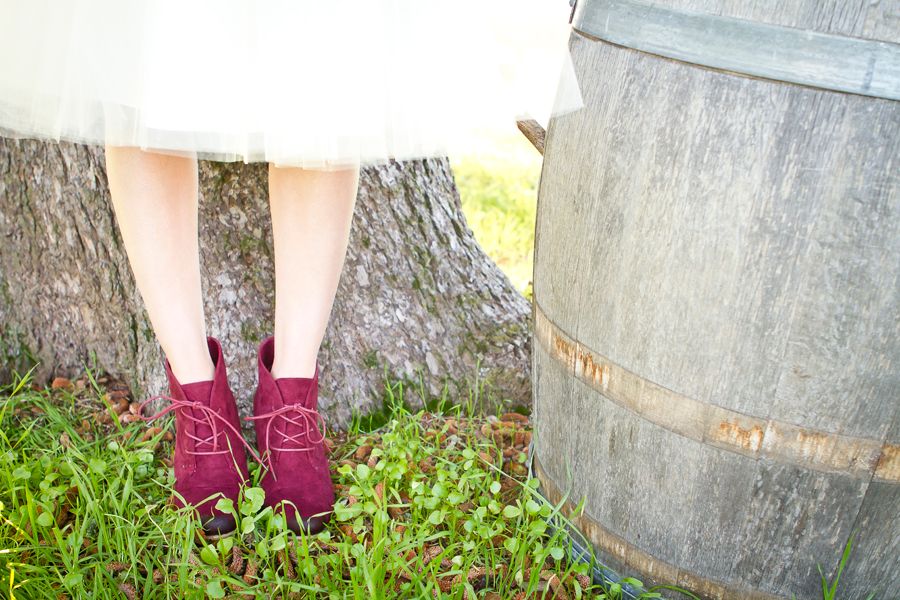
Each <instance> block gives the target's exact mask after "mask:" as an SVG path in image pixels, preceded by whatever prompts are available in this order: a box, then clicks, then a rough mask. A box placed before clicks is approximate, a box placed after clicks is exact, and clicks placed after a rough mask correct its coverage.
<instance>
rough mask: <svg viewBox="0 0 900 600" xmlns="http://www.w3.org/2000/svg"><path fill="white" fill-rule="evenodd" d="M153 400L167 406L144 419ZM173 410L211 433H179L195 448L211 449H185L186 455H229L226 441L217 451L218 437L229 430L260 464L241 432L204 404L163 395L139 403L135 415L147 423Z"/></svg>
mask: <svg viewBox="0 0 900 600" xmlns="http://www.w3.org/2000/svg"><path fill="white" fill-rule="evenodd" d="M155 400H168V401H169V405H168V406H166V407H165V408H164V409H162V410H161V411H159V412H158V413H156V414H154V415H150V416H148V417H145V416H144V414H143V412H144V406H145V405H147V404H149V403H151V402H153V401H155ZM173 410H176V411H179V412H178V414H180V415H181V416H183V417H184V418H185V419H187V420H189V421H192V422H194V423H196V424H200V425H206V426H207V427H208V428H209V429H210V431H212V433H211V434H210V435H208V436H206V437H199V436H196V435H193V434H191V433H190V432H188V431H183V432H181V433H182V435H186V436H187V437H188V438H190V439H191V440H193V441H194V447H195V448H199V447H200V446H201V445H203V446H209V447H211V449H209V450H190V449H185V452H187V453H188V454H195V455H201V456H206V455H211V454H227V453H229V452H230V449H229V448H228V444H227V440H226V441H225V442H224V443H222V444H221V445H222V446H224V448H222V449H219V445H220V443H219V438H220V436H224V435H226V431H227V430H229V429H230V430H231V431H232V432H233V433H234V434H235V435H236V436H237V438H238V439H239V440H241V442H242V443H243V444H244V446H245V447H246V448H247V451H248V452H250V454H251V456H253V458H254V459H255V460H256V461H257V462H259V463H260V464H262V461H261V460H260V458H259V456H257V454H256V452H255V451H254V450H253V447H252V446H251V445H250V444H249V443H248V442H247V440H245V439H244V436H243V435H242V434H241V432H240V431H238V430H237V428H235V426H234V425H232V424H231V423H230V422H229V421H228V419H226V418H225V417H223V416H222V415H221V414H219V413H218V412H217V411H215V410H214V409H213V408H212V407H210V406H207V405H206V404H203V403H202V402H196V401H190V400H181V399H179V398H172V397H170V396H166V395H164V394H158V395H156V396H152V397H150V398H147V399H146V400H144V401H143V402H141V403H140V405H139V408H138V411H137V413H138V414H137V416H138V418H139V419H141V420H142V421H144V422H149V421H153V420H155V419H158V418H160V417H162V416H163V415H165V414H168V413H169V412H171V411H173ZM194 411H199V412H200V414H201V415H202V417H201V418H197V417H195V416H194ZM218 423H221V424H222V425H224V426H225V427H224V428H220V426H219V425H218Z"/></svg>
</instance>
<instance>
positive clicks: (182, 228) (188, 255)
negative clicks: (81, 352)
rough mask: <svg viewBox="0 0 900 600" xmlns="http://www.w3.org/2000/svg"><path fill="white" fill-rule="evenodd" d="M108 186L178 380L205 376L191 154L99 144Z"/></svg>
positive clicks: (208, 368) (208, 364) (209, 370)
mask: <svg viewBox="0 0 900 600" xmlns="http://www.w3.org/2000/svg"><path fill="white" fill-rule="evenodd" d="M106 174H107V178H108V180H109V192H110V196H111V197H112V204H113V209H114V211H115V215H116V221H117V222H118V226H119V231H120V233H121V235H122V240H123V241H124V243H125V251H126V253H127V254H128V260H129V262H130V263H131V269H132V272H133V273H134V278H135V281H136V282H137V287H138V290H139V291H140V294H141V297H142V298H143V301H144V305H145V306H146V307H147V313H148V315H149V317H150V322H151V325H152V326H153V330H154V332H155V334H156V338H157V340H158V341H159V344H160V346H161V347H162V349H163V352H164V353H165V355H166V358H167V359H168V360H169V364H170V365H171V366H172V372H173V374H174V375H175V377H176V378H177V379H178V381H179V382H180V383H182V384H187V383H192V382H196V381H208V380H211V379H212V378H213V374H214V370H213V363H212V358H210V354H209V348H208V346H207V343H206V321H205V318H204V314H203V298H202V294H201V289H200V249H199V241H198V229H197V208H198V175H197V159H196V157H195V158H193V159H191V158H185V157H180V156H172V155H167V154H159V153H155V152H146V151H143V150H141V149H140V148H133V147H123V146H107V147H106Z"/></svg>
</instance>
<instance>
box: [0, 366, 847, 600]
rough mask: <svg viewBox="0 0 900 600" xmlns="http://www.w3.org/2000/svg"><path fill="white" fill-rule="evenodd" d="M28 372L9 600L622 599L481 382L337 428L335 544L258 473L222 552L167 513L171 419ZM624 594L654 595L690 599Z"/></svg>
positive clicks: (5, 459) (9, 423)
mask: <svg viewBox="0 0 900 600" xmlns="http://www.w3.org/2000/svg"><path fill="white" fill-rule="evenodd" d="M29 376H30V373H27V374H26V375H25V376H23V377H19V376H18V375H17V376H16V381H15V383H13V384H11V385H9V386H6V387H3V388H0V597H8V598H18V599H25V598H28V599H31V598H36V599H40V598H52V599H56V600H59V599H63V598H122V597H125V598H172V597H174V598H188V599H190V598H225V597H229V598H359V599H366V600H369V599H380V598H397V597H400V598H431V597H441V598H471V599H474V598H484V599H490V600H500V599H506V598H541V597H546V598H552V597H554V595H553V593H554V591H559V590H563V591H565V594H566V595H565V596H563V595H562V594H561V593H560V594H559V595H557V596H555V597H557V598H563V597H567V598H572V599H578V598H599V599H606V600H616V599H618V598H622V597H624V592H623V589H622V587H621V586H620V585H618V584H610V585H608V586H602V585H597V584H594V583H592V581H591V580H590V578H588V577H587V575H588V574H589V573H591V572H592V567H594V566H596V563H595V562H594V559H593V557H590V563H582V562H578V561H574V560H570V559H569V556H570V550H571V549H570V548H569V547H568V545H567V541H566V539H565V538H564V537H563V535H564V534H563V532H564V531H565V530H566V528H567V526H570V523H569V522H568V521H567V520H566V519H565V518H564V516H563V515H562V514H561V513H560V507H559V506H553V505H551V504H548V503H547V502H546V501H545V500H544V499H543V498H542V497H541V496H540V495H539V494H538V493H536V489H537V487H538V481H537V479H533V478H530V477H529V474H528V469H527V467H526V464H525V463H526V458H527V457H526V451H527V447H528V442H529V440H530V435H531V430H530V424H529V423H528V420H527V417H523V416H522V415H518V414H513V413H507V414H506V415H500V416H499V418H498V417H497V416H492V417H479V416H477V415H474V414H473V407H474V406H475V405H476V404H477V403H476V402H474V401H473V400H474V399H475V398H477V396H478V394H481V393H483V391H482V390H479V389H478V384H477V381H476V384H475V388H474V389H471V390H470V391H469V397H468V398H466V399H464V401H463V402H461V403H459V404H456V405H451V404H450V403H449V401H448V399H447V398H440V399H433V398H431V399H429V398H426V397H424V395H423V393H422V391H421V390H419V391H418V392H416V391H413V390H411V389H410V388H409V386H408V385H404V383H403V382H394V383H390V382H385V394H384V397H385V406H384V411H383V413H384V414H383V415H381V417H380V418H378V419H374V420H370V419H367V418H363V417H361V416H359V415H356V416H355V417H354V419H353V422H352V424H351V427H350V428H349V430H348V431H346V432H329V436H330V437H329V446H330V460H331V465H332V479H333V481H334V484H335V489H336V494H337V496H338V501H337V502H336V504H335V513H334V517H333V518H332V521H331V523H329V525H328V527H327V529H326V530H325V531H324V532H322V533H320V534H318V535H316V536H306V535H299V536H298V535H295V534H294V533H292V532H291V531H290V530H288V529H287V528H286V527H285V524H284V521H283V517H282V516H280V515H277V514H273V513H272V511H271V509H270V508H263V499H264V496H263V492H262V489H261V488H259V487H256V484H257V483H258V480H259V477H260V473H259V471H258V465H256V463H254V462H251V464H250V471H251V479H252V481H251V484H250V486H248V487H246V488H245V489H244V490H243V493H242V496H241V498H240V500H239V502H238V503H237V505H236V506H234V505H232V503H231V502H230V501H220V504H219V506H220V507H221V508H222V509H223V510H231V511H233V512H234V513H235V516H236V518H237V521H238V529H239V533H237V534H235V535H232V536H229V537H225V538H223V539H220V540H216V541H212V540H208V539H204V537H203V536H202V533H201V532H200V530H199V528H198V527H197V523H196V522H195V521H194V520H193V518H192V516H191V515H190V514H189V512H188V511H187V510H180V511H179V510H175V509H174V508H173V507H172V506H170V505H167V501H168V499H169V497H170V495H171V493H172V489H171V486H172V484H173V482H174V475H173V471H172V469H171V461H170V460H169V459H170V457H171V451H172V448H171V442H170V440H171V439H172V432H171V430H172V426H173V424H174V420H173V419H172V417H171V416H169V417H167V419H166V421H165V423H162V424H161V425H162V427H158V426H157V427H152V428H148V427H147V426H146V425H144V424H143V423H141V422H139V421H138V422H130V423H129V422H128V421H129V420H132V421H133V419H130V418H129V416H128V415H129V413H128V410H127V408H128V406H129V401H130V400H131V398H130V397H129V395H128V394H129V393H128V391H127V388H123V386H122V384H121V382H117V381H115V380H114V379H111V378H109V377H105V376H104V377H95V376H94V374H93V373H92V372H91V371H90V370H87V371H86V374H85V376H84V377H82V378H81V379H79V380H77V381H76V382H68V381H63V382H62V383H61V384H60V385H58V386H55V387H53V388H52V389H48V388H42V387H40V386H36V385H34V384H33V382H31V380H30V377H29ZM417 394H418V395H417ZM423 401H427V402H425V405H426V406H428V407H429V408H428V409H420V410H413V409H412V408H411V405H413V404H416V405H419V406H421V405H422V403H423ZM373 424H377V428H375V429H371V428H370V427H369V426H370V425H373ZM563 501H565V499H563ZM581 508H582V504H581V503H579V506H578V507H577V508H576V512H577V511H579V510H581ZM850 546H851V544H850V543H848V544H847V547H846V548H845V551H844V554H843V556H842V557H841V561H840V566H839V568H838V570H837V573H836V575H835V578H834V581H833V582H831V583H829V582H827V581H826V580H825V578H824V575H823V577H822V593H823V594H822V597H823V599H824V600H836V599H837V597H838V596H837V585H838V580H839V578H840V575H841V572H842V571H843V567H844V565H845V564H846V563H847V561H848V559H849V555H850ZM622 583H626V584H628V585H630V586H633V587H634V588H637V589H639V590H640V591H641V593H640V596H639V597H640V598H644V599H647V598H656V597H659V591H660V590H662V589H668V590H677V588H672V587H666V586H660V587H657V588H649V589H646V590H644V589H643V588H642V584H641V582H640V581H638V580H636V579H632V578H626V579H624V580H622ZM678 591H682V592H683V590H678ZM685 597H693V596H690V595H689V594H685Z"/></svg>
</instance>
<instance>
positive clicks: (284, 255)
mask: <svg viewBox="0 0 900 600" xmlns="http://www.w3.org/2000/svg"><path fill="white" fill-rule="evenodd" d="M358 185H359V166H358V165H357V166H356V167H353V168H348V169H344V170H339V171H324V170H312V169H301V168H294V167H287V168H283V167H276V166H274V165H272V164H271V163H270V164H269V204H270V208H271V211H272V236H273V240H274V245H275V332H274V336H275V359H274V361H273V363H272V376H273V377H275V378H279V377H312V376H313V374H314V372H315V364H316V358H317V356H318V353H319V346H320V345H321V344H322V339H323V338H324V337H325V328H326V326H327V324H328V319H329V317H330V315H331V309H332V306H333V304H334V296H335V294H336V293H337V286H338V282H339V280H340V275H341V271H342V270H343V266H344V258H345V257H346V253H347V243H348V240H349V237H350V225H351V220H352V217H353V209H354V207H355V205H356V195H357V190H358Z"/></svg>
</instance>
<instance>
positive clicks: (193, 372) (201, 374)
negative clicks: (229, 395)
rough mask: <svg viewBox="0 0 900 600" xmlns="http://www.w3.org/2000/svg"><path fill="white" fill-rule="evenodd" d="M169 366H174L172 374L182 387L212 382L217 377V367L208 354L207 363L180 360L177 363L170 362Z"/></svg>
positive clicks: (197, 360)
mask: <svg viewBox="0 0 900 600" xmlns="http://www.w3.org/2000/svg"><path fill="white" fill-rule="evenodd" d="M169 364H170V365H171V366H172V373H173V374H174V375H175V378H176V379H177V380H178V383H180V384H181V385H187V384H189V383H199V382H203V381H210V380H212V379H214V378H215V376H216V367H215V365H213V362H212V358H211V357H210V356H209V355H208V354H207V356H206V360H205V361H203V360H200V359H194V360H185V359H184V358H179V359H178V360H177V362H172V361H171V360H170V361H169Z"/></svg>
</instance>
